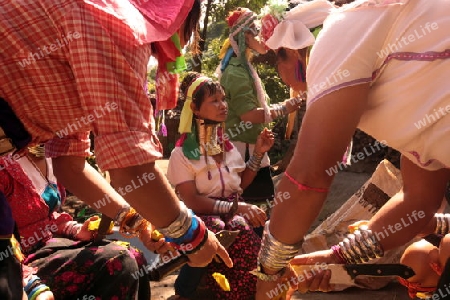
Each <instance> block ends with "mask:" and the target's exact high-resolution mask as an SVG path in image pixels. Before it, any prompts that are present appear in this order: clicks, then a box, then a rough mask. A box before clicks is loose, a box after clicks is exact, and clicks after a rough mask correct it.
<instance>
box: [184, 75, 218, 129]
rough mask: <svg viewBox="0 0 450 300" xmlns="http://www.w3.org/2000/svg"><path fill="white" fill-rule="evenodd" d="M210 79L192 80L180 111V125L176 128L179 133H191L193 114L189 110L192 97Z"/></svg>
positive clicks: (202, 77)
mask: <svg viewBox="0 0 450 300" xmlns="http://www.w3.org/2000/svg"><path fill="white" fill-rule="evenodd" d="M210 80H211V78H209V77H206V76H200V77H198V78H197V79H195V80H194V82H193V83H192V84H191V86H190V87H189V88H188V91H187V95H186V101H184V105H183V109H182V110H181V116H180V125H179V126H178V132H179V133H185V132H191V128H192V118H193V116H194V112H193V111H192V108H191V103H192V95H193V94H194V93H195V92H196V90H197V88H198V87H199V86H200V85H201V84H202V83H204V82H206V81H210Z"/></svg>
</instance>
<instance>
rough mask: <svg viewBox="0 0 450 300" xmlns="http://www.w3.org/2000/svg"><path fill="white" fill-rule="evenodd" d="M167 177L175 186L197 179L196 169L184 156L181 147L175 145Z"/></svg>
mask: <svg viewBox="0 0 450 300" xmlns="http://www.w3.org/2000/svg"><path fill="white" fill-rule="evenodd" d="M167 179H168V180H169V182H170V184H172V185H173V186H177V185H178V184H180V183H183V182H186V181H193V180H195V172H194V169H193V168H192V165H191V164H190V162H189V159H187V157H186V156H184V154H183V149H182V148H181V147H175V149H173V151H172V153H171V154H170V158H169V165H168V167H167Z"/></svg>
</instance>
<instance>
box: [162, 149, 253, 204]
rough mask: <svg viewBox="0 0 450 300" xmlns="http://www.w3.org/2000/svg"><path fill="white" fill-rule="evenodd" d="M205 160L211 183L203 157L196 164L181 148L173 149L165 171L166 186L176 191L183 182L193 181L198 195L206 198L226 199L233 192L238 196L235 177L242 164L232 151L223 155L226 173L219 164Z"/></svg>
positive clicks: (237, 181) (238, 182)
mask: <svg viewBox="0 0 450 300" xmlns="http://www.w3.org/2000/svg"><path fill="white" fill-rule="evenodd" d="M207 158H208V165H209V169H210V174H211V179H208V166H207V165H206V161H205V157H204V156H203V155H201V156H200V159H199V160H189V159H188V158H187V157H186V156H184V154H183V149H182V148H181V147H175V149H174V150H173V151H172V154H171V155H170V159H169V166H168V169H167V178H168V179H169V182H170V183H171V184H172V185H173V186H175V187H176V186H177V185H179V184H181V183H184V182H187V181H195V186H196V187H197V191H198V193H199V194H201V195H205V196H208V197H228V196H229V195H230V194H232V193H235V192H239V193H241V192H242V190H241V187H240V185H241V177H240V175H239V173H240V172H242V171H244V170H245V162H244V160H243V159H242V157H241V155H240V154H239V152H238V151H237V149H236V147H233V149H231V150H230V151H228V152H227V153H226V165H227V166H228V169H229V172H228V171H227V170H226V168H225V164H224V163H223V162H222V163H221V164H220V165H217V164H216V162H215V160H214V159H213V158H212V157H210V156H208V157H207Z"/></svg>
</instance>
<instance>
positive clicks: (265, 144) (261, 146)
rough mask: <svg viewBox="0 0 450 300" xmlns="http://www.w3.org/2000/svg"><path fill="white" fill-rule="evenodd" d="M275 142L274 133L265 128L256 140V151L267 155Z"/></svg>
mask: <svg viewBox="0 0 450 300" xmlns="http://www.w3.org/2000/svg"><path fill="white" fill-rule="evenodd" d="M274 142H275V138H274V135H273V132H272V131H271V130H270V129H267V128H264V130H263V131H261V133H260V134H259V136H258V138H257V140H256V144H255V150H254V151H255V152H258V153H266V152H267V151H269V150H270V148H272V146H273V144H274Z"/></svg>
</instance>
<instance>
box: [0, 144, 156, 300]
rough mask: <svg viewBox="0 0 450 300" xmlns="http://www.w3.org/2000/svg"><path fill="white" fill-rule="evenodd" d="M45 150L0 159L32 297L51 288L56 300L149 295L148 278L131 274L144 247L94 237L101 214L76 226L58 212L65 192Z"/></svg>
mask: <svg viewBox="0 0 450 300" xmlns="http://www.w3.org/2000/svg"><path fill="white" fill-rule="evenodd" d="M43 152H44V151H43V147H40V146H38V147H35V148H31V151H29V153H28V154H27V155H24V156H22V157H20V158H19V159H18V160H14V159H12V157H4V158H2V159H0V192H1V193H3V194H4V195H5V197H6V199H7V201H8V203H9V205H10V207H11V211H12V215H13V217H14V219H15V220H16V222H17V226H18V230H19V233H20V236H21V246H22V251H23V253H24V255H25V259H24V261H23V267H24V268H26V269H27V270H28V272H24V273H29V274H24V283H25V285H26V286H25V291H26V292H27V293H28V297H29V298H30V299H32V298H33V296H38V297H39V293H41V292H46V293H48V290H50V291H51V293H53V295H54V297H55V299H77V298H82V297H83V296H95V297H97V299H98V298H100V299H134V298H135V296H136V295H138V296H139V299H146V300H147V299H149V297H150V291H149V284H148V279H147V278H146V276H142V277H140V278H139V279H135V278H134V277H133V276H132V274H134V272H135V271H138V270H139V268H140V267H141V266H142V265H144V264H146V261H145V258H144V256H143V254H142V253H141V252H140V251H138V250H136V249H134V248H132V247H130V246H129V244H127V243H123V242H111V241H107V240H100V241H95V238H96V233H97V230H90V229H92V228H90V229H89V225H90V223H91V222H93V221H98V217H97V216H94V217H91V218H90V219H88V220H87V221H86V222H85V223H84V224H78V223H77V222H75V221H73V220H72V217H70V216H69V215H68V214H67V213H58V210H59V207H60V205H61V202H62V201H63V199H64V192H63V189H62V188H61V187H60V186H58V185H57V184H56V179H55V177H54V176H53V173H52V165H51V161H50V160H48V159H44V157H43ZM28 275H29V276H28ZM37 299H40V298H37ZM43 299H47V298H43ZM48 299H50V298H48Z"/></svg>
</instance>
